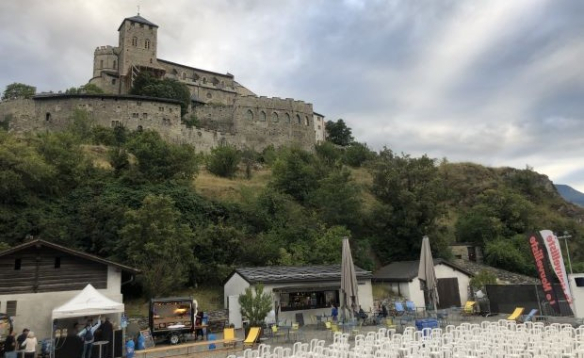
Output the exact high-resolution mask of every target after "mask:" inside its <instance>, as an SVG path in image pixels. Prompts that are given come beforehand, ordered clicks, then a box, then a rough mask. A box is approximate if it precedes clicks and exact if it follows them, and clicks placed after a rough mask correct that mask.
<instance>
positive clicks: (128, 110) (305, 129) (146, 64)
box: [0, 15, 324, 152]
mask: <svg viewBox="0 0 584 358" xmlns="http://www.w3.org/2000/svg"><path fill="white" fill-rule="evenodd" d="M157 31H158V25H156V24H154V23H152V22H150V21H148V20H146V19H144V18H143V17H141V16H139V15H138V16H134V17H130V18H126V19H124V20H123V21H122V24H121V25H120V27H119V28H118V33H119V37H118V38H119V42H118V46H115V47H114V46H99V47H97V48H96V49H95V51H94V61H93V77H92V78H91V79H90V80H89V83H92V84H95V85H97V86H98V87H100V88H101V89H103V90H104V91H105V92H106V93H107V94H106V95H95V96H93V95H41V96H36V97H34V98H33V99H31V100H21V101H5V102H0V120H3V118H4V116H9V117H11V118H13V120H12V121H11V123H10V130H12V131H20V132H29V131H40V130H63V129H65V128H66V127H67V126H68V124H69V123H70V120H71V118H72V115H73V113H74V111H75V110H76V109H83V110H85V111H87V112H88V113H90V114H91V117H92V118H93V120H94V121H95V123H96V124H98V125H101V126H105V127H112V126H124V127H126V128H128V129H129V130H138V129H152V130H156V131H158V132H160V133H161V135H162V137H163V138H165V139H167V140H169V141H172V142H176V143H188V144H191V145H194V146H195V149H196V150H197V151H204V152H207V151H209V150H210V149H211V148H213V147H215V146H218V145H220V144H230V145H234V146H236V147H238V148H253V149H256V150H262V149H263V148H265V147H267V146H270V145H274V146H276V147H279V146H286V145H298V146H300V147H302V148H303V149H305V150H309V151H311V150H313V149H314V145H315V143H317V142H318V141H319V139H318V138H320V137H322V128H323V126H322V124H323V123H321V121H322V120H323V118H324V116H322V115H315V114H314V111H313V108H312V104H310V103H305V102H303V101H297V100H294V99H291V98H286V99H282V98H268V97H264V96H262V97H258V96H257V95H255V93H253V92H252V91H251V90H249V89H247V88H246V87H245V86H243V85H241V84H240V83H238V82H237V81H235V77H234V76H233V75H232V74H229V73H226V74H221V73H217V72H213V71H207V70H204V69H200V68H195V67H190V66H186V65H182V64H178V63H174V62H171V61H167V60H162V59H159V58H158V57H157V48H158V38H157ZM143 71H147V72H149V73H150V74H151V75H153V76H155V77H157V78H169V79H173V80H177V81H180V82H181V83H184V84H185V85H186V86H187V87H188V89H189V91H190V94H191V104H190V108H189V110H190V113H188V114H187V115H186V117H187V118H190V117H191V116H193V115H194V116H196V118H197V119H198V120H199V123H200V128H187V127H186V126H184V125H183V124H182V123H181V118H180V106H179V104H178V102H176V101H171V100H164V99H156V98H145V97H138V96H129V95H128V93H129V91H130V89H131V87H132V84H133V81H134V79H135V78H136V76H138V75H139V74H140V73H141V72H143ZM317 122H318V123H317ZM319 125H320V127H319ZM319 131H320V132H319Z"/></svg>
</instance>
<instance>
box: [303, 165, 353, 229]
mask: <svg viewBox="0 0 584 358" xmlns="http://www.w3.org/2000/svg"><path fill="white" fill-rule="evenodd" d="M309 202H310V204H311V206H312V207H314V208H315V210H316V211H317V213H318V214H319V217H320V218H321V219H322V221H323V222H325V223H326V224H327V225H331V226H333V225H344V226H346V227H348V228H350V229H352V230H355V229H357V228H358V227H359V226H360V225H361V218H362V217H361V215H360V212H361V190H360V188H359V186H358V185H357V184H356V183H355V182H354V181H353V180H352V178H351V172H350V171H349V170H347V169H345V168H339V169H335V170H331V172H330V173H329V174H328V175H327V176H326V177H325V178H323V179H321V180H319V181H318V186H317V188H315V189H314V191H313V192H312V194H311V195H310V200H309Z"/></svg>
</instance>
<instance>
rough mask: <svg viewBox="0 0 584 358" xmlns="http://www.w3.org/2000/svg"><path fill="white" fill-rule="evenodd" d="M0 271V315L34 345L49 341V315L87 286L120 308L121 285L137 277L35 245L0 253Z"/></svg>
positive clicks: (48, 246)
mask: <svg viewBox="0 0 584 358" xmlns="http://www.w3.org/2000/svg"><path fill="white" fill-rule="evenodd" d="M0 267H1V268H2V269H1V270H0V310H2V311H4V312H5V313H6V314H8V315H9V316H11V317H12V319H13V322H14V328H15V329H16V330H17V331H21V330H22V329H23V328H29V329H31V330H32V331H34V332H35V334H36V336H37V338H38V339H39V340H41V339H44V338H49V337H51V331H50V330H51V326H52V324H51V314H52V311H53V309H54V308H56V307H59V306H61V305H63V304H64V303H66V302H67V301H69V300H70V299H71V298H73V297H75V296H76V295H77V294H78V293H79V292H80V291H81V290H83V289H84V288H85V286H87V284H91V285H92V286H93V287H95V288H96V289H97V290H98V292H100V293H101V294H103V295H104V296H106V297H108V298H110V299H112V300H114V301H117V302H122V301H123V295H122V292H121V287H122V284H123V279H126V280H128V279H129V278H131V277H132V275H135V274H137V273H138V272H139V271H138V270H137V269H135V268H132V267H128V266H125V265H121V264H118V263H115V262H112V261H109V260H105V259H102V258H99V257H97V256H93V255H89V254H86V253H84V252H81V251H77V250H73V249H69V248H66V247H63V246H60V245H57V244H54V243H51V242H48V241H44V240H39V239H37V240H32V241H29V242H26V243H24V244H22V245H19V246H15V247H13V248H11V249H8V250H5V251H2V252H0ZM118 323H119V322H118Z"/></svg>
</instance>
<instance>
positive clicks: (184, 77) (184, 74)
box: [182, 72, 187, 80]
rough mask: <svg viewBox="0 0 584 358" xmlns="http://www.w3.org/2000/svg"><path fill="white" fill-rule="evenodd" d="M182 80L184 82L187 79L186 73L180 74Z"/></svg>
mask: <svg viewBox="0 0 584 358" xmlns="http://www.w3.org/2000/svg"><path fill="white" fill-rule="evenodd" d="M182 79H183V80H186V79H187V74H186V73H184V72H183V73H182Z"/></svg>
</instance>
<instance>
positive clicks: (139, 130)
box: [136, 126, 144, 132]
mask: <svg viewBox="0 0 584 358" xmlns="http://www.w3.org/2000/svg"><path fill="white" fill-rule="evenodd" d="M136 130H137V131H138V132H142V130H144V128H143V127H142V126H138V128H136Z"/></svg>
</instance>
